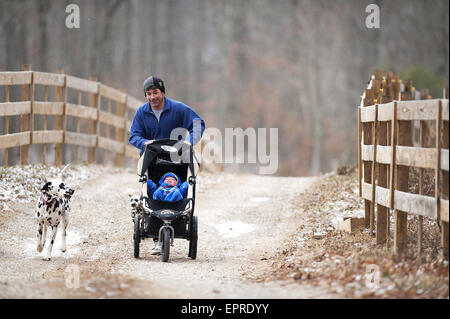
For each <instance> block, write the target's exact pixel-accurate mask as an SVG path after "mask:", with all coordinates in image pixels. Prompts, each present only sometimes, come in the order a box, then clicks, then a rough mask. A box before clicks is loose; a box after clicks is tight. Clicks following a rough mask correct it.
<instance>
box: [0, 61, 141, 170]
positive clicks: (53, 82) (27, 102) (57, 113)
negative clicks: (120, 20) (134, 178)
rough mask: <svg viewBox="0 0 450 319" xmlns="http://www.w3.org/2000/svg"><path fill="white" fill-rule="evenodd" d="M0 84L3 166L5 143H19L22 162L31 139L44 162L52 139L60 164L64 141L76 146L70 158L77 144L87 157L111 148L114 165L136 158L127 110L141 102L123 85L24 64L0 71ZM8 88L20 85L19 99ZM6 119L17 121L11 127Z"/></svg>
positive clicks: (90, 160)
mask: <svg viewBox="0 0 450 319" xmlns="http://www.w3.org/2000/svg"><path fill="white" fill-rule="evenodd" d="M3 88H4V102H3V101H0V102H1V103H0V121H3V123H2V124H3V134H2V135H0V152H3V160H2V162H1V163H0V164H3V165H4V166H8V164H9V162H11V161H10V160H9V149H11V148H14V147H15V148H17V147H20V164H21V165H27V164H28V163H29V146H30V145H32V144H42V145H43V147H42V149H43V154H42V156H43V157H42V158H43V160H42V161H43V162H44V163H45V158H46V153H47V151H48V149H47V145H49V144H52V145H54V163H53V164H54V165H62V164H63V150H64V149H67V145H74V146H75V153H76V155H75V161H78V159H79V153H80V149H81V148H83V150H85V152H87V162H88V163H94V162H96V161H97V162H104V159H98V157H99V156H98V154H97V159H96V153H99V150H102V153H103V154H104V158H106V157H108V156H109V157H110V156H111V154H112V156H114V164H115V165H116V166H122V165H123V160H124V157H127V158H129V159H131V160H132V161H135V160H137V159H138V158H139V151H138V150H137V149H136V148H134V147H132V146H131V145H130V144H129V143H128V137H129V131H130V127H131V119H132V116H133V115H134V113H135V111H136V109H137V108H138V107H139V106H140V105H142V104H143V102H141V101H139V100H137V99H135V98H133V97H131V96H129V95H128V94H126V93H125V92H124V91H122V90H117V89H114V88H112V87H109V86H107V85H104V84H102V83H100V82H97V81H95V79H91V80H86V79H81V78H78V77H74V76H70V75H66V74H63V73H62V72H60V73H46V72H36V71H30V70H29V68H27V67H25V68H24V71H21V72H0V90H1V89H3ZM13 88H14V89H15V90H18V88H19V90H20V100H17V101H11V98H10V91H11V90H12V89H13ZM38 93H40V97H38ZM51 93H53V94H51ZM38 117H39V121H37V120H36V119H37V118H38ZM51 119H53V121H52V123H50V120H51ZM13 121H14V122H13ZM38 122H39V124H40V126H41V127H40V128H38V127H37V126H38V125H37V124H38ZM82 122H83V123H82ZM10 123H16V125H15V130H14V129H12V128H14V127H13V126H12V125H10ZM17 123H20V125H17ZM50 124H52V125H50ZM69 124H70V125H69ZM18 126H20V128H19V127H18ZM50 126H51V128H50ZM0 127H1V125H0ZM12 131H14V132H12ZM65 145H66V147H63V146H65ZM72 148H73V147H72ZM105 154H106V155H105ZM84 155H86V153H84Z"/></svg>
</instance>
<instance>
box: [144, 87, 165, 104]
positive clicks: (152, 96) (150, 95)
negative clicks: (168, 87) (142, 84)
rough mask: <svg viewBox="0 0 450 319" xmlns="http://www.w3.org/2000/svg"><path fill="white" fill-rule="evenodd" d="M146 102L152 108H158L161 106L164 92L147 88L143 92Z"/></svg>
mask: <svg viewBox="0 0 450 319" xmlns="http://www.w3.org/2000/svg"><path fill="white" fill-rule="evenodd" d="M145 96H146V97H147V100H148V102H149V103H150V105H151V106H152V108H154V109H158V108H160V107H161V106H162V102H163V100H164V93H163V92H161V90H160V89H148V90H147V91H146V92H145Z"/></svg>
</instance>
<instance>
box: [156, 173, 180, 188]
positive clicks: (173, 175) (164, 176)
mask: <svg viewBox="0 0 450 319" xmlns="http://www.w3.org/2000/svg"><path fill="white" fill-rule="evenodd" d="M168 176H172V177H173V178H175V179H176V180H177V184H179V183H180V179H179V178H178V176H177V175H175V174H174V173H170V172H169V173H166V174H164V175H163V176H162V177H161V179H160V180H159V185H161V184H162V183H164V180H165V179H166V177H168Z"/></svg>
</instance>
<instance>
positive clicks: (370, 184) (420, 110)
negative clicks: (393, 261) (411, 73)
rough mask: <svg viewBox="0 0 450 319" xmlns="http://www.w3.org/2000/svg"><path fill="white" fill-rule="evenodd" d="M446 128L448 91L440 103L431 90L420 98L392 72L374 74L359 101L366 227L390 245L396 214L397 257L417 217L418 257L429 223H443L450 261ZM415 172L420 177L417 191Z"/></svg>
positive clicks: (361, 192)
mask: <svg viewBox="0 0 450 319" xmlns="http://www.w3.org/2000/svg"><path fill="white" fill-rule="evenodd" d="M448 123H449V101H448V89H444V96H443V98H442V99H431V97H430V96H429V94H428V90H426V89H423V90H421V91H420V92H419V91H418V90H416V89H415V88H414V87H413V86H412V83H411V81H405V83H403V82H402V81H401V80H400V79H399V78H398V74H395V73H392V72H382V71H376V72H375V74H374V75H373V76H372V78H371V80H370V82H369V85H368V88H367V89H366V90H365V92H364V94H363V96H362V97H361V100H360V106H359V107H358V164H359V165H358V167H359V195H360V196H361V197H362V198H363V199H364V210H365V224H366V228H370V230H371V231H375V232H376V242H377V244H380V245H389V244H390V243H389V241H390V214H391V213H393V214H394V223H395V225H394V252H395V253H401V252H402V250H403V249H404V248H405V246H406V245H405V244H406V241H407V233H408V229H407V223H408V219H407V215H408V214H414V215H416V216H418V217H417V218H418V223H419V228H418V233H417V236H418V253H419V255H420V253H421V251H422V237H423V218H424V217H427V218H432V219H436V220H438V221H440V224H441V242H442V253H443V255H444V257H445V258H447V259H448V241H449V237H448V222H449V212H448V211H449V208H448V206H449V204H448V196H449V189H448V183H449V180H448V171H449V150H448V149H449V140H448V136H449V126H448V125H449V124H448ZM412 172H418V174H416V175H417V176H419V177H418V188H416V189H414V187H413V185H412V184H414V183H413V181H412V180H411V179H412V178H413V176H414V174H412ZM430 176H431V182H430ZM427 177H428V179H426V178H427ZM430 183H431V185H432V187H431V188H430V187H429V189H426V187H425V186H426V185H428V186H429V184H430ZM416 184H417V183H416Z"/></svg>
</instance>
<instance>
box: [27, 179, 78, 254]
mask: <svg viewBox="0 0 450 319" xmlns="http://www.w3.org/2000/svg"><path fill="white" fill-rule="evenodd" d="M73 193H74V190H73V189H71V188H69V187H67V185H66V184H65V183H64V182H63V181H61V180H59V179H53V180H51V181H48V182H47V183H45V185H44V186H43V187H42V189H41V194H40V196H39V200H38V202H37V207H36V212H35V217H36V219H37V222H38V225H39V226H38V245H37V251H38V252H41V251H42V250H43V249H44V245H45V239H46V235H47V227H48V226H50V227H51V228H52V234H51V237H50V244H49V245H48V248H47V252H46V254H45V256H44V258H43V259H44V260H50V259H51V253H52V248H53V243H54V242H55V238H56V233H57V231H58V225H59V223H60V222H61V220H62V223H63V233H62V251H63V252H65V251H66V229H67V225H68V224H69V211H70V207H69V201H70V197H71V196H72V195H73Z"/></svg>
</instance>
